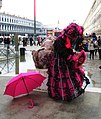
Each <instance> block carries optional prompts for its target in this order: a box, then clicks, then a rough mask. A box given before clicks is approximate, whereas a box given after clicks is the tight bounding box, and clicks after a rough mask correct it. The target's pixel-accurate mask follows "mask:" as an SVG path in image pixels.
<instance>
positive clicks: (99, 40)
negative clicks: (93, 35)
mask: <svg viewBox="0 0 101 119" xmlns="http://www.w3.org/2000/svg"><path fill="white" fill-rule="evenodd" d="M98 53H99V60H101V37H100V36H98Z"/></svg>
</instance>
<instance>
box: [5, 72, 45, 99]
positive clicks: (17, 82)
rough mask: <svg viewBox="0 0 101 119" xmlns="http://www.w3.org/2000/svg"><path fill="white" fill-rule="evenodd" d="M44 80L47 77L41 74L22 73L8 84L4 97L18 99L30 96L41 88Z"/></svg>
mask: <svg viewBox="0 0 101 119" xmlns="http://www.w3.org/2000/svg"><path fill="white" fill-rule="evenodd" d="M44 79H45V77H44V76H42V75H41V74H40V73H39V72H27V73H20V74H19V75H18V76H16V77H13V78H12V79H11V80H10V81H9V82H8V84H7V86H6V89H5V92H4V95H10V96H12V97H16V96H19V95H23V94H29V92H31V91H32V90H33V89H35V88H37V87H39V86H41V84H42V82H43V80H44Z"/></svg>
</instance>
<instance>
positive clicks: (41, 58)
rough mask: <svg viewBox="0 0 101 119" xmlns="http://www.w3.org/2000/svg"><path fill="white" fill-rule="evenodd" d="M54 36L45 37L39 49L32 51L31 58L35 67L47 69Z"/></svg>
mask: <svg viewBox="0 0 101 119" xmlns="http://www.w3.org/2000/svg"><path fill="white" fill-rule="evenodd" d="M54 40H55V38H54V37H47V38H46V39H45V40H44V41H43V42H42V44H41V48H40V49H39V50H37V51H36V50H33V51H32V58H33V61H34V63H35V66H36V68H39V69H47V68H48V65H49V60H50V59H51V52H52V46H53V43H54Z"/></svg>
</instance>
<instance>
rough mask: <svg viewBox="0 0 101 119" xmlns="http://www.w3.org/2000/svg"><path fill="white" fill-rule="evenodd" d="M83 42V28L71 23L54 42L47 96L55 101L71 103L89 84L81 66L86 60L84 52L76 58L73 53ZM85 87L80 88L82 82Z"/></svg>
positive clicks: (49, 67)
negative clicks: (84, 83)
mask: <svg viewBox="0 0 101 119" xmlns="http://www.w3.org/2000/svg"><path fill="white" fill-rule="evenodd" d="M82 40H83V27H81V26H79V25H77V24H76V23H71V24H70V25H69V26H67V27H66V29H64V30H63V31H62V33H61V35H60V36H59V37H58V38H57V39H56V40H55V42H54V44H53V49H54V50H53V53H51V59H50V63H49V66H48V83H47V86H48V94H49V96H50V97H51V98H53V99H56V100H64V101H71V100H73V99H74V98H76V97H78V96H80V95H81V94H82V93H84V89H85V88H86V86H87V85H88V84H89V80H88V79H87V77H86V76H85V73H84V70H83V68H82V64H83V63H84V61H85V59H86V55H85V51H83V50H82V51H81V52H80V53H79V54H78V56H77V55H76V53H75V52H74V51H73V49H76V48H77V47H78V44H79V43H80V42H82ZM84 81H86V86H85V87H84V88H82V85H83V82H84Z"/></svg>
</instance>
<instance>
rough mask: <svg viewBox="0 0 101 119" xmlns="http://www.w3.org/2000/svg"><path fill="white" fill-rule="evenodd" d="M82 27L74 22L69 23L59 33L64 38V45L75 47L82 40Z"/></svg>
mask: <svg viewBox="0 0 101 119" xmlns="http://www.w3.org/2000/svg"><path fill="white" fill-rule="evenodd" d="M83 31H84V29H83V27H82V26H79V25H78V24H76V23H71V24H70V25H68V26H67V27H66V28H65V29H64V30H63V31H62V33H61V35H60V36H59V38H60V37H62V38H64V39H66V47H67V48H69V47H71V46H72V47H73V48H74V49H75V47H76V46H77V44H78V43H80V42H82V40H83Z"/></svg>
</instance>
